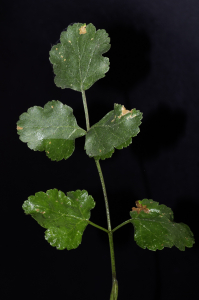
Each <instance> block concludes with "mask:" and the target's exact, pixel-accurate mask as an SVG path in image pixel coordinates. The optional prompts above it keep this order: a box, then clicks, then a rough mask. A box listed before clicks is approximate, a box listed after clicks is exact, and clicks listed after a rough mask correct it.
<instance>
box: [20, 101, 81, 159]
mask: <svg viewBox="0 0 199 300" xmlns="http://www.w3.org/2000/svg"><path fill="white" fill-rule="evenodd" d="M17 130H18V134H19V135H20V140H21V141H22V142H24V143H27V144H28V147H29V148H30V149H33V150H35V151H36V150H38V151H46V154H47V156H48V157H49V158H50V159H51V160H56V161H60V160H62V159H63V158H64V159H67V158H68V157H70V156H71V155H72V153H73V151H74V149H75V139H76V138H78V137H80V136H83V135H85V134H86V131H85V130H83V129H82V128H80V127H79V126H78V125H77V122H76V119H75V117H74V115H73V110H72V108H71V107H69V106H67V105H64V104H62V103H61V102H59V101H55V100H53V101H50V102H48V103H47V104H46V105H45V106H44V108H42V107H40V106H34V107H31V108H29V109H28V111H27V112H26V113H23V114H22V115H21V116H20V118H19V121H18V122H17Z"/></svg>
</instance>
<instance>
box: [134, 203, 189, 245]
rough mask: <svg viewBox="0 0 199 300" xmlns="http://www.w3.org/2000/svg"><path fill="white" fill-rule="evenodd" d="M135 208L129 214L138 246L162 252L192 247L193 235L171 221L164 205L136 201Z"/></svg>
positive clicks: (171, 213) (185, 228)
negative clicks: (174, 248) (173, 247)
mask: <svg viewBox="0 0 199 300" xmlns="http://www.w3.org/2000/svg"><path fill="white" fill-rule="evenodd" d="M136 206H137V208H135V207H133V211H131V212H130V215H131V218H132V221H131V222H132V224H133V225H134V229H135V232H134V239H135V241H136V243H137V245H138V246H140V247H141V248H143V249H145V248H148V249H149V250H154V251H155V250H157V249H158V250H162V249H163V248H164V247H169V248H171V247H172V246H176V247H177V248H179V250H181V251H184V250H185V247H189V248H190V247H192V246H193V244H194V243H195V242H194V238H193V233H192V232H191V230H190V228H189V226H187V225H186V224H184V223H175V222H174V221H173V212H172V210H171V209H170V208H169V207H167V206H166V205H163V204H162V205H159V203H158V202H155V201H153V200H151V199H143V200H141V201H136Z"/></svg>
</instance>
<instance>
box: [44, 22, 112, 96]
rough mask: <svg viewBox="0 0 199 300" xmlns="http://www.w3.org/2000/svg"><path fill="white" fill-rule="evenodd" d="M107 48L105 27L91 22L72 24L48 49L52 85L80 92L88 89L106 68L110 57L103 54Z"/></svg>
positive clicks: (107, 39) (108, 44)
mask: <svg viewBox="0 0 199 300" xmlns="http://www.w3.org/2000/svg"><path fill="white" fill-rule="evenodd" d="M109 49H110V38H109V37H108V34H107V33H106V31H105V30H104V29H100V30H97V31H96V28H95V26H94V25H93V24H88V25H86V24H83V23H75V24H73V25H72V26H68V28H67V30H66V31H63V32H62V33H61V37H60V43H59V44H57V45H55V46H53V47H52V49H51V51H50V62H51V63H52V64H53V70H54V73H55V75H56V76H55V84H56V85H57V86H58V87H61V88H62V89H64V88H71V89H73V90H76V91H79V92H81V91H82V90H87V89H89V88H90V87H91V86H92V85H93V84H94V83H95V82H96V81H97V80H99V79H100V78H103V77H104V76H105V73H106V72H108V70H109V59H108V58H107V57H103V56H102V54H104V53H106V52H107V51H108V50H109Z"/></svg>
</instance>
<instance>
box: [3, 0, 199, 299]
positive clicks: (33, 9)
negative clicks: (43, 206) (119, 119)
mask: <svg viewBox="0 0 199 300" xmlns="http://www.w3.org/2000/svg"><path fill="white" fill-rule="evenodd" d="M0 14H1V15H0V22H1V47H0V48H1V89H0V92H1V115H2V130H1V140H2V146H1V166H2V167H1V169H2V179H3V180H1V182H2V188H1V191H2V194H1V195H2V198H1V201H2V206H3V207H2V206H1V208H2V209H1V212H2V213H1V216H2V217H1V219H2V221H3V225H2V227H1V240H2V246H1V248H2V249H3V250H4V251H3V252H4V254H3V255H2V258H1V260H2V263H3V269H2V271H3V272H2V273H3V278H4V280H3V282H2V285H3V288H1V291H2V292H3V297H2V299H11V296H13V295H15V297H20V298H21V299H25V298H26V299H27V298H36V299H48V298H49V297H51V299H53V298H55V297H56V298H62V299H71V300H72V299H87V300H91V299H92V300H93V299H95V300H98V299H100V300H101V299H105V300H106V299H107V300H108V299H109V294H110V289H111V268H110V267H111V266H110V255H109V245H108V237H107V235H106V233H104V232H101V231H100V230H98V229H96V228H94V227H92V226H88V227H87V229H86V230H85V233H84V235H83V240H82V244H81V245H80V246H79V247H78V248H77V249H76V250H70V251H67V250H63V251H59V250H56V248H53V247H51V246H50V245H49V244H48V242H47V241H46V240H45V239H44V229H43V228H41V227H40V226H39V225H38V224H37V223H36V222H35V221H34V220H33V219H32V218H31V217H30V216H26V215H25V214H24V212H23V210H22V208H21V206H22V204H23V202H24V200H26V199H27V198H28V196H30V195H34V194H35V193H36V192H38V191H46V190H48V189H51V188H57V189H59V190H62V191H63V192H67V191H74V190H76V189H86V190H87V191H88V193H89V194H91V195H92V196H93V197H94V199H95V201H96V207H95V209H94V210H92V212H91V221H93V222H95V223H97V224H99V225H101V226H104V227H106V226H107V225H106V215H105V207H104V201H103V194H102V190H101V186H100V181H99V178H98V173H97V169H96V166H95V163H94V161H93V160H92V159H90V158H88V157H87V156H86V155H85V152H84V149H83V147H84V138H79V139H77V140H76V149H75V152H74V154H73V155H72V156H71V157H70V158H69V159H68V160H66V161H61V162H51V161H50V160H49V159H48V158H47V157H46V155H45V153H44V152H34V151H32V150H30V149H29V148H28V147H27V146H26V144H24V143H22V142H21V141H19V139H18V135H17V133H16V122H17V120H18V117H19V115H20V114H22V113H23V112H25V111H27V109H28V108H29V107H31V106H34V105H38V106H42V107H43V106H44V104H45V103H46V102H48V101H50V100H60V101H61V102H63V103H65V104H67V105H69V106H71V107H72V108H73V110H74V115H75V117H76V118H77V121H78V125H79V126H80V127H83V128H85V119H84V111H83V105H82V100H81V94H80V93H79V92H75V91H72V90H68V89H65V90H61V89H59V88H57V87H56V86H55V85H54V82H53V80H54V74H53V71H52V66H51V64H50V62H49V51H50V49H51V46H52V45H53V44H56V43H57V41H58V40H59V36H60V33H61V31H63V30H64V29H66V28H67V26H68V25H69V24H72V23H75V22H82V23H84V22H85V23H87V24H88V23H93V24H94V25H95V27H96V28H97V29H105V30H106V31H107V32H108V33H109V35H110V38H111V45H112V46H111V49H110V51H109V52H108V53H106V55H105V56H108V57H109V58H110V71H109V72H108V73H107V75H106V77H105V78H103V79H101V80H100V81H98V82H97V83H95V84H94V86H92V87H91V88H90V89H89V90H88V91H87V93H86V94H87V101H88V108H89V114H90V122H91V124H94V123H96V122H97V121H99V120H100V119H101V118H102V117H103V116H104V115H105V114H106V113H107V112H109V111H110V110H112V109H113V105H114V103H119V104H123V105H125V107H126V108H127V109H131V108H134V107H135V108H136V109H139V110H140V111H142V112H143V122H142V125H141V132H140V133H139V135H138V136H137V137H136V138H134V139H133V142H132V144H131V146H129V147H128V148H126V149H123V150H116V151H115V153H114V154H113V156H112V158H111V159H107V160H105V161H102V163H101V167H102V170H103V173H104V177H105V182H106V186H107V193H108V197H109V205H110V211H111V220H112V227H113V228H114V227H115V226H117V225H118V224H120V223H122V222H123V221H125V220H127V219H129V211H130V210H131V208H132V206H134V202H135V201H136V200H138V199H143V198H152V199H153V200H154V201H158V202H159V203H160V204H166V205H168V206H169V207H171V208H172V209H173V211H174V216H175V221H176V222H184V223H187V224H188V225H189V226H190V228H191V230H192V231H193V233H194V235H195V238H196V244H195V245H194V247H193V248H191V249H186V251H185V252H181V251H179V250H178V249H177V248H175V247H173V248H171V249H168V248H165V249H164V250H162V251H156V252H152V251H149V250H143V249H141V248H139V247H138V246H137V245H136V244H135V242H134V241H133V226H132V225H130V224H128V225H126V226H125V227H123V228H121V229H120V230H118V231H117V232H116V233H115V234H114V244H115V256H116V268H117V278H118V282H119V298H118V299H121V300H122V299H125V300H130V299H148V300H151V299H154V300H166V299H198V297H199V291H198V285H197V281H198V279H197V275H198V274H197V273H198V267H199V259H198V251H199V248H198V239H199V234H198V208H199V203H198V186H199V160H198V153H199V151H198V150H199V142H198V129H199V126H198V125H199V121H198V115H199V105H198V101H199V71H198V70H199V37H198V29H199V3H198V1H197V0H192V1H190V0H167V1H166V0H162V1H158V0H152V1H148V0H139V1H138V0H131V1H127V0H124V1H114V0H106V1H104V0H101V1H79V0H73V1H72V0H70V1H67V0H65V1H63V0H56V1H45V0H40V1H38V0H18V1H5V0H4V1H2V2H1V12H0Z"/></svg>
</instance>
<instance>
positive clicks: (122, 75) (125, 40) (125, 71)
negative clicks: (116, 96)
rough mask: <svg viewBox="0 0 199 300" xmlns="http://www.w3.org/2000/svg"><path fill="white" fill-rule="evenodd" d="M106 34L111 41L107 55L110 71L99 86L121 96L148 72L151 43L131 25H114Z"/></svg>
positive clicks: (141, 31) (143, 33)
mask: <svg viewBox="0 0 199 300" xmlns="http://www.w3.org/2000/svg"><path fill="white" fill-rule="evenodd" d="M107 32H108V34H109V36H110V39H111V49H110V50H109V52H108V55H107V56H108V57H109V59H110V70H109V72H108V73H107V75H106V80H103V81H100V84H102V85H103V86H104V87H107V88H110V87H113V88H114V90H119V91H120V92H121V93H122V94H123V93H127V92H128V91H129V90H131V89H132V88H133V87H134V86H135V85H136V84H137V83H138V82H140V81H142V80H143V79H145V78H146V77H147V75H148V74H149V72H150V69H151V68H150V60H149V53H150V48H151V43H150V40H149V37H148V35H147V33H146V32H145V31H144V30H140V31H138V30H136V29H135V27H133V26H132V24H130V25H127V24H121V23H115V24H114V25H113V26H112V27H111V28H110V29H109V28H107ZM105 56H106V54H105Z"/></svg>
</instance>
